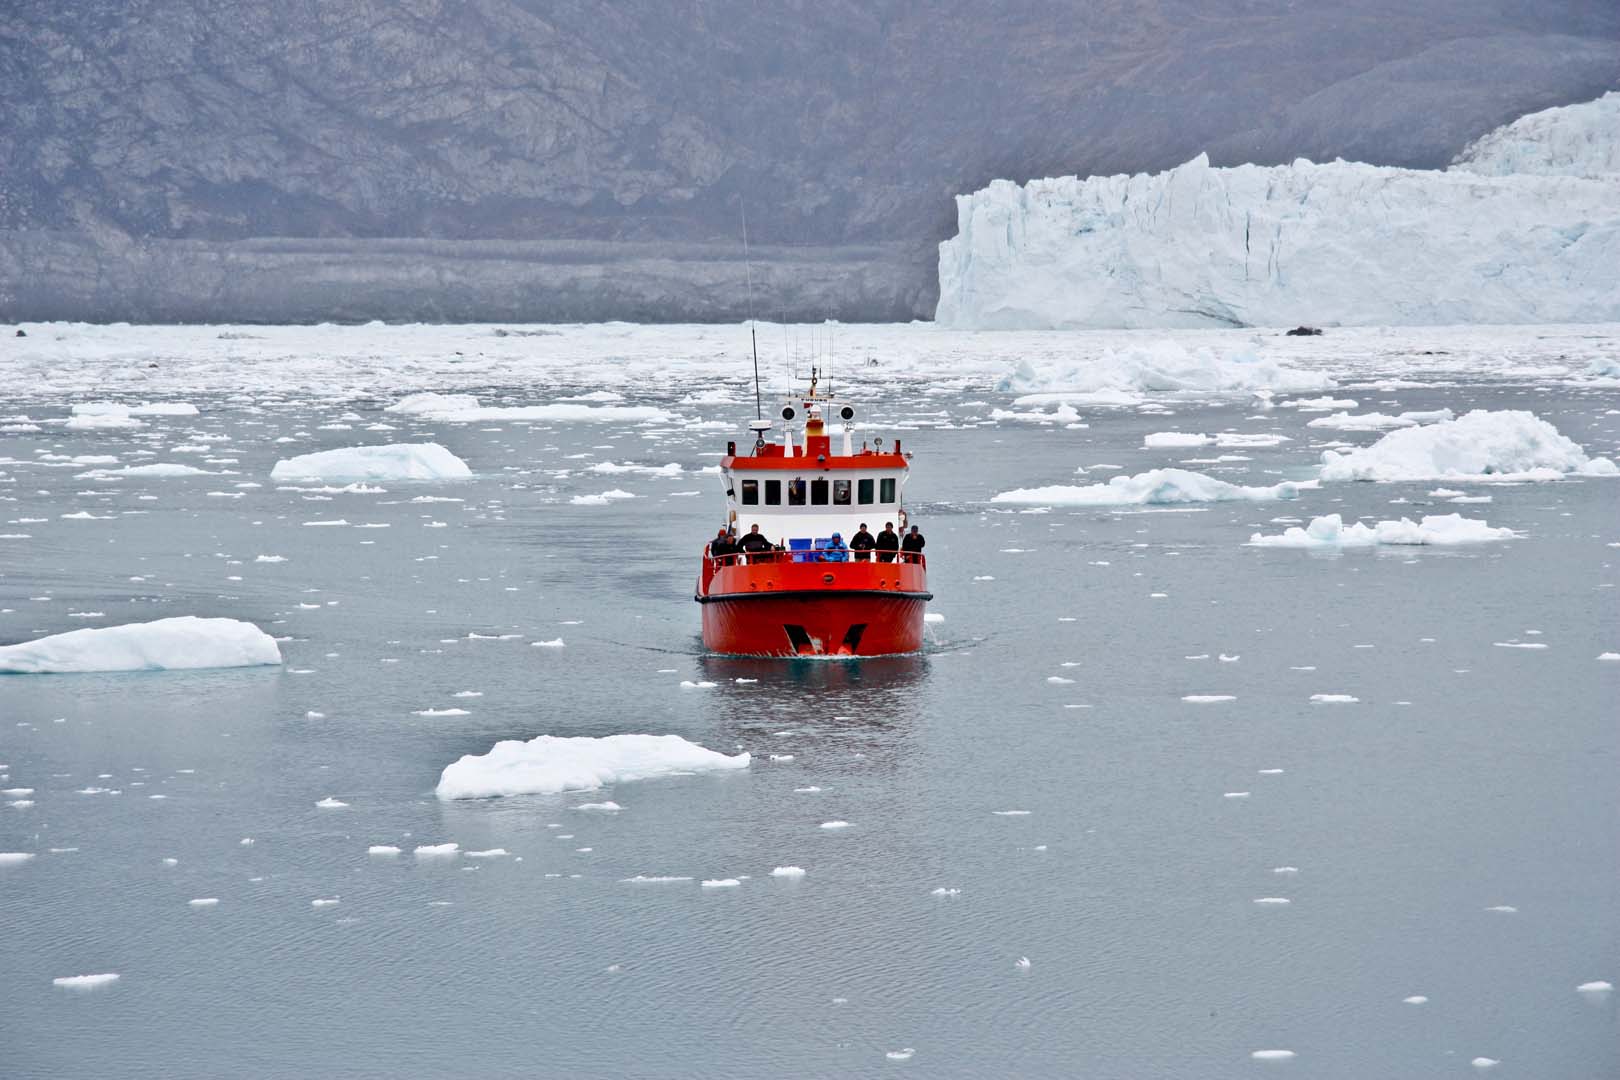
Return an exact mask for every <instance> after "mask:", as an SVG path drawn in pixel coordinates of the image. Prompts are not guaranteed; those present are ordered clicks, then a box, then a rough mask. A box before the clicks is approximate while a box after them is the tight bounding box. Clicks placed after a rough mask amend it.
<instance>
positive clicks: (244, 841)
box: [237, 836, 253, 847]
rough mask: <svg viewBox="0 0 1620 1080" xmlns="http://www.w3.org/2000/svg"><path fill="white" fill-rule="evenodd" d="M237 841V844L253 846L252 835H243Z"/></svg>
mask: <svg viewBox="0 0 1620 1080" xmlns="http://www.w3.org/2000/svg"><path fill="white" fill-rule="evenodd" d="M237 843H238V844H239V845H241V846H242V847H252V846H253V837H251V836H244V837H242V839H240V840H238V841H237Z"/></svg>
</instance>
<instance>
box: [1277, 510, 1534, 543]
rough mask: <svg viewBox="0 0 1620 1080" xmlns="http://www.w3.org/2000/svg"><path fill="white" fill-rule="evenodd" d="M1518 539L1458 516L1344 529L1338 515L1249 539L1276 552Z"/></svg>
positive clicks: (1431, 516)
mask: <svg viewBox="0 0 1620 1080" xmlns="http://www.w3.org/2000/svg"><path fill="white" fill-rule="evenodd" d="M1518 536H1519V534H1518V533H1517V532H1514V531H1513V530H1512V529H1508V528H1493V527H1492V526H1491V525H1489V524H1488V523H1486V522H1484V521H1481V520H1479V519H1477V518H1465V517H1463V516H1462V515H1460V514H1426V515H1424V517H1423V518H1422V519H1421V520H1419V521H1412V520H1411V519H1410V518H1401V519H1400V520H1399V521H1380V522H1378V523H1377V524H1376V525H1371V526H1369V525H1364V524H1362V523H1361V522H1354V523H1352V524H1350V525H1346V524H1345V523H1344V520H1343V519H1342V518H1341V517H1340V516H1339V515H1338V514H1327V515H1325V516H1323V517H1318V518H1312V519H1311V523H1310V524H1309V525H1307V526H1305V527H1304V528H1300V527H1299V526H1298V525H1295V526H1293V527H1292V528H1289V529H1287V530H1285V531H1284V532H1282V533H1280V534H1276V535H1272V536H1265V535H1262V534H1260V533H1255V534H1253V535H1252V536H1250V537H1249V544H1250V545H1251V546H1253V547H1279V548H1355V547H1376V546H1378V545H1380V544H1389V545H1402V546H1411V545H1432V546H1437V547H1443V546H1453V545H1457V544H1481V543H1488V542H1490V541H1493V540H1512V539H1515V538H1516V537H1518Z"/></svg>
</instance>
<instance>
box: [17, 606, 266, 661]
mask: <svg viewBox="0 0 1620 1080" xmlns="http://www.w3.org/2000/svg"><path fill="white" fill-rule="evenodd" d="M279 663H281V650H280V649H278V648H277V647H276V643H275V641H274V639H272V638H271V637H270V635H269V634H266V633H265V632H264V631H262V630H260V629H259V628H258V627H256V626H254V625H253V624H252V623H247V622H240V621H238V620H236V619H202V618H198V617H196V616H194V615H181V616H177V617H174V618H169V619H157V620H155V621H153V622H144V623H126V624H124V625H122V626H101V627H92V628H89V629H85V630H70V631H68V632H67V633H64V634H53V635H51V636H50V637H44V638H39V639H37V640H35V641H26V642H22V643H21V644H17V645H3V646H0V673H5V672H10V673H24V674H37V673H44V672H85V671H162V670H180V669H192V668H225V667H252V666H256V665H260V664H279Z"/></svg>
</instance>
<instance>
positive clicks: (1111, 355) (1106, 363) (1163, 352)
mask: <svg viewBox="0 0 1620 1080" xmlns="http://www.w3.org/2000/svg"><path fill="white" fill-rule="evenodd" d="M944 265H945V259H944V257H943V255H942V257H941V267H942V268H943V267H944ZM941 285H942V296H941V306H940V312H939V318H940V320H941V321H942V322H943V323H946V324H949V323H951V322H952V321H953V314H954V311H955V309H954V308H953V306H952V303H953V300H954V299H955V298H954V296H952V295H951V290H950V287H949V284H948V282H946V281H942V282H941ZM947 297H950V298H949V299H948V298H947ZM1333 385H1334V380H1333V377H1332V376H1330V375H1327V374H1324V373H1321V372H1314V371H1301V370H1300V369H1298V368H1295V367H1290V366H1288V365H1287V364H1283V363H1280V362H1278V361H1275V360H1268V359H1264V358H1262V357H1261V356H1259V355H1258V354H1256V353H1254V352H1252V351H1249V350H1246V349H1240V350H1234V351H1231V352H1226V353H1217V352H1215V351H1214V350H1213V349H1210V348H1206V347H1199V348H1197V349H1193V350H1188V349H1186V348H1184V347H1183V346H1181V345H1180V344H1178V343H1176V342H1174V341H1158V342H1154V343H1152V344H1150V345H1138V346H1132V347H1130V348H1126V349H1122V350H1120V351H1118V352H1116V351H1114V350H1112V349H1104V350H1103V353H1102V355H1101V356H1098V357H1087V358H1085V359H1084V360H1080V361H1071V360H1063V361H1058V362H1056V363H1052V364H1043V365H1041V366H1039V367H1037V366H1036V365H1035V364H1034V363H1032V362H1031V361H1029V360H1021V361H1019V362H1018V363H1017V364H1015V365H1014V367H1013V369H1012V371H1011V372H1010V373H1009V374H1008V375H1007V376H1006V377H1004V378H1003V379H1002V380H1001V381H1000V382H999V383H998V384H997V389H999V390H1010V391H1015V392H1020V393H1028V392H1053V391H1061V392H1063V393H1064V395H1065V397H1068V396H1069V395H1071V394H1074V393H1087V392H1096V391H1105V390H1115V391H1120V390H1124V391H1148V392H1153V391H1201V392H1205V393H1244V392H1248V391H1252V390H1275V391H1278V392H1281V393H1305V392H1310V391H1316V390H1327V389H1331V388H1332V387H1333ZM1069 399H1070V400H1079V399H1077V398H1072V397H1071V398H1069ZM1082 403H1085V404H1104V403H1107V404H1133V402H1130V401H1122V400H1118V399H1116V400H1114V401H1111V402H1103V401H1100V400H1099V401H1095V402H1082Z"/></svg>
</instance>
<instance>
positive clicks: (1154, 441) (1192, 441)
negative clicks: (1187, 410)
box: [1142, 431, 1215, 450]
mask: <svg viewBox="0 0 1620 1080" xmlns="http://www.w3.org/2000/svg"><path fill="white" fill-rule="evenodd" d="M1214 441H1215V440H1214V439H1212V438H1210V437H1209V436H1208V435H1194V434H1190V433H1188V432H1185V431H1155V432H1153V433H1152V434H1151V435H1145V436H1143V437H1142V445H1143V446H1145V447H1147V448H1148V449H1149V450H1163V449H1170V448H1175V447H1184V446H1209V445H1211V444H1212V443H1214Z"/></svg>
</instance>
